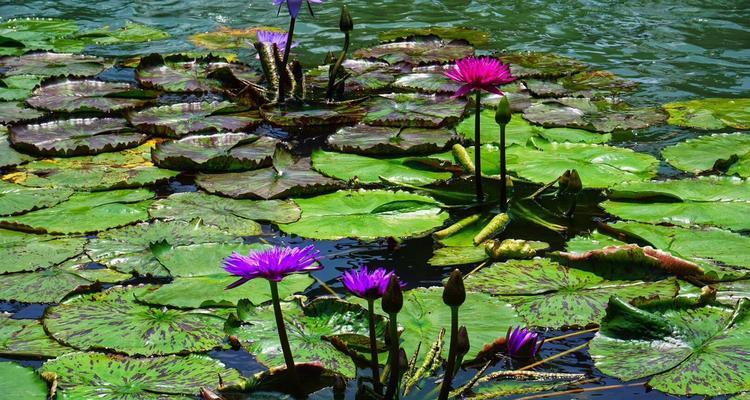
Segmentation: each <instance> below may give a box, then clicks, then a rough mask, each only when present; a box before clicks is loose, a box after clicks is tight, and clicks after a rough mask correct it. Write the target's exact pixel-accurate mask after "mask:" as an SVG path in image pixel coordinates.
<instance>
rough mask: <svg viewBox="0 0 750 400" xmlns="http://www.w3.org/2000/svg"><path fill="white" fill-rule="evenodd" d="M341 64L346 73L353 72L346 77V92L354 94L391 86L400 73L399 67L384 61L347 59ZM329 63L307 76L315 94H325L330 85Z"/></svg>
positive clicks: (307, 80)
mask: <svg viewBox="0 0 750 400" xmlns="http://www.w3.org/2000/svg"><path fill="white" fill-rule="evenodd" d="M341 66H342V67H343V68H344V71H345V72H346V73H349V74H351V76H349V77H348V78H347V79H346V83H345V85H344V87H345V89H344V93H345V94H349V95H354V96H361V95H366V94H372V93H375V92H377V91H379V90H382V89H385V88H387V87H389V86H390V85H391V84H392V83H393V81H394V80H396V75H398V74H399V73H400V70H399V69H398V68H394V67H391V66H389V65H388V64H386V63H384V62H375V61H367V60H352V59H350V60H346V61H344V63H343V64H341ZM328 69H329V66H328V65H321V66H320V67H318V68H316V69H313V70H312V71H309V72H308V73H307V76H306V82H307V84H308V88H309V89H310V90H311V91H312V92H313V93H315V94H320V95H321V96H322V95H324V94H325V91H326V88H327V87H328Z"/></svg>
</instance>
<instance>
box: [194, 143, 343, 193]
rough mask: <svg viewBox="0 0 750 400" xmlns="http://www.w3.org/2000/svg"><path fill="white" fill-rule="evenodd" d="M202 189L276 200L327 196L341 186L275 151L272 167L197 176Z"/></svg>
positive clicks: (280, 150) (287, 154) (307, 163)
mask: <svg viewBox="0 0 750 400" xmlns="http://www.w3.org/2000/svg"><path fill="white" fill-rule="evenodd" d="M195 183H196V184H197V185H198V186H200V187H201V188H202V189H204V190H206V191H208V192H211V193H217V194H221V195H223V196H229V197H234V198H243V199H244V198H254V199H266V200H268V199H279V198H284V197H289V196H295V195H300V194H313V193H321V192H327V191H330V190H333V189H336V188H339V187H341V186H343V183H342V182H340V181H337V180H334V179H331V178H328V177H325V176H323V175H321V174H319V173H318V172H315V171H313V170H312V169H310V160H309V159H308V158H297V157H295V156H293V155H292V154H291V153H290V152H288V151H287V150H285V149H283V148H281V147H277V148H276V152H275V153H274V157H273V166H271V167H268V168H263V169H257V170H254V171H246V172H232V173H227V174H199V175H198V177H197V178H196V179H195Z"/></svg>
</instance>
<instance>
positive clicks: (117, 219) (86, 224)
mask: <svg viewBox="0 0 750 400" xmlns="http://www.w3.org/2000/svg"><path fill="white" fill-rule="evenodd" d="M153 197H154V193H153V192H152V191H150V190H146V189H134V190H114V191H111V192H96V193H75V194H73V195H71V196H70V197H69V198H68V200H66V201H63V202H61V203H59V204H57V205H55V206H53V207H49V208H44V209H41V210H37V211H32V212H29V213H26V214H23V215H17V216H10V217H2V218H0V226H3V227H6V228H12V229H18V230H24V231H31V232H43V233H62V234H71V233H89V232H98V231H103V230H105V229H109V228H115V227H118V226H123V225H128V224H132V223H133V222H138V221H143V220H146V219H148V212H147V210H148V207H149V206H150V205H151V203H152V202H153V201H152V200H151V199H152V198H153Z"/></svg>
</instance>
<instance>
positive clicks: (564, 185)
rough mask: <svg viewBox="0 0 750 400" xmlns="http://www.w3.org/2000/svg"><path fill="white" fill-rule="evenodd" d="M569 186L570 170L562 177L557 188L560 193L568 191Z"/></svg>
mask: <svg viewBox="0 0 750 400" xmlns="http://www.w3.org/2000/svg"><path fill="white" fill-rule="evenodd" d="M569 184H570V170H569V169H567V170H565V172H564V173H563V174H562V175H560V178H559V179H558V180H557V187H558V190H559V191H560V193H563V192H565V191H567V190H568V185H569Z"/></svg>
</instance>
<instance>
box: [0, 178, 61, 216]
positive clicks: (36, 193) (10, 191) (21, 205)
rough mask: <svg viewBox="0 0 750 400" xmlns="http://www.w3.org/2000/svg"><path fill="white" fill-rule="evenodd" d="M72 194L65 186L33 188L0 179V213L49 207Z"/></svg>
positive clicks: (12, 213)
mask: <svg viewBox="0 0 750 400" xmlns="http://www.w3.org/2000/svg"><path fill="white" fill-rule="evenodd" d="M72 194H73V190H71V189H67V188H34V187H26V186H21V185H16V184H13V183H8V182H5V181H0V215H14V214H22V213H24V212H27V211H32V210H36V209H39V208H46V207H51V206H54V205H55V204H58V203H60V202H61V201H65V200H67V199H68V198H69V197H70V195H72Z"/></svg>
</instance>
